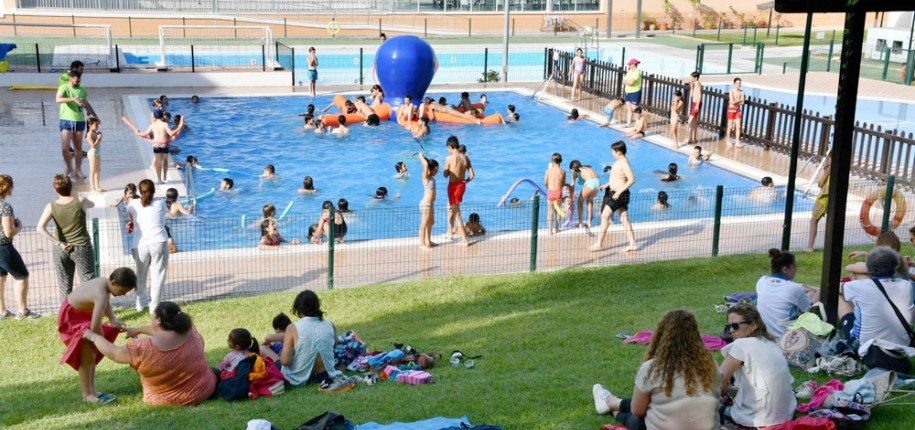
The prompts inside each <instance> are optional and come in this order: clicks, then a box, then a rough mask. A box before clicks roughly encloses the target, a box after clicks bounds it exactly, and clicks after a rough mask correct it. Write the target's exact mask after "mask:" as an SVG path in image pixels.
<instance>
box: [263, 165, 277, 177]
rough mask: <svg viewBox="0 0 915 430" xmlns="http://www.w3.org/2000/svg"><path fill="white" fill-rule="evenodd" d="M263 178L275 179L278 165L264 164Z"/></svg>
mask: <svg viewBox="0 0 915 430" xmlns="http://www.w3.org/2000/svg"><path fill="white" fill-rule="evenodd" d="M260 178H261V179H273V178H276V167H274V166H273V165H272V164H268V165H266V166H264V173H261V176H260Z"/></svg>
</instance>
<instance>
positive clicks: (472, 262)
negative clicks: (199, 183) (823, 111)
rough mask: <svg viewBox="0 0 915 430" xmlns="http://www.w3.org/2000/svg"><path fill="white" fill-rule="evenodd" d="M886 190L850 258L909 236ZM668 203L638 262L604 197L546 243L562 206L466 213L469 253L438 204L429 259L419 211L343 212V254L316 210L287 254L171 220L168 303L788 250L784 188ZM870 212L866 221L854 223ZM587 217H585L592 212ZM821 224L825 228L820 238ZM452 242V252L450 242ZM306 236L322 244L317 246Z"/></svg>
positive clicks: (283, 228)
mask: <svg viewBox="0 0 915 430" xmlns="http://www.w3.org/2000/svg"><path fill="white" fill-rule="evenodd" d="M891 182H892V181H888V183H887V184H885V185H884V184H880V183H878V182H875V181H862V180H856V181H852V183H851V186H850V187H849V210H850V212H849V214H847V216H846V227H845V229H846V230H845V245H846V246H858V245H867V244H870V243H873V237H872V236H871V233H875V232H879V231H880V230H881V227H882V226H885V228H886V229H889V230H894V231H895V232H896V233H897V234H899V235H900V236H902V237H905V236H904V235H905V232H906V230H907V229H908V228H909V226H908V225H901V224H900V223H899V222H897V220H902V219H903V218H904V217H905V213H904V208H902V207H900V205H899V203H900V202H903V204H904V203H905V201H906V200H908V201H911V196H910V195H908V194H906V193H904V192H901V191H900V190H893V189H892V188H891V187H892V185H891ZM663 191H664V192H665V193H666V196H665V198H663V200H664V202H665V203H666V206H665V205H664V204H661V200H662V199H661V198H659V195H658V194H659V193H658V192H657V190H652V191H651V192H641V193H640V192H635V193H633V195H632V197H631V200H630V202H629V209H630V214H642V215H630V218H629V221H630V222H631V223H632V226H633V234H634V238H635V244H636V247H637V250H634V251H633V250H629V249H628V247H629V245H630V243H629V240H628V234H627V230H626V228H625V227H624V226H622V225H621V224H620V220H619V216H618V215H619V214H617V215H616V216H614V218H613V224H612V225H610V224H608V226H609V229H608V230H607V231H606V235H605V237H604V239H603V243H601V242H600V241H599V240H600V238H601V236H602V230H603V228H602V226H601V225H600V224H601V220H600V211H601V209H602V200H601V198H600V197H599V198H597V199H596V200H595V201H593V202H592V203H593V209H591V210H590V214H591V217H588V216H587V215H585V216H583V217H582V227H579V224H578V223H579V220H578V213H579V212H578V211H577V207H576V208H573V207H572V206H577V202H570V201H569V200H568V199H567V200H564V201H562V202H561V203H558V204H557V205H558V208H559V210H560V211H561V214H560V223H561V228H560V231H559V233H557V234H550V231H549V228H548V224H547V219H548V214H547V211H555V210H556V206H557V205H554V204H552V203H548V202H546V201H543V200H541V196H535V197H532V198H530V199H528V198H527V197H522V199H521V200H520V201H518V200H515V201H510V202H507V203H506V204H505V205H504V206H498V205H497V204H496V203H477V204H469V203H468V204H464V205H462V207H461V213H462V219H463V220H464V222H465V223H466V222H467V221H468V219H469V218H470V217H471V216H473V217H474V219H478V220H479V221H480V223H481V224H482V225H483V226H484V228H485V234H483V235H479V236H471V237H470V238H469V240H470V244H469V246H463V245H462V244H461V235H460V234H459V233H457V232H454V233H453V234H449V231H451V229H450V228H449V227H448V209H447V207H446V206H445V205H444V203H442V202H439V203H438V204H436V205H435V209H434V212H435V213H434V219H435V224H434V226H433V230H432V234H433V236H432V241H433V242H435V243H437V245H438V246H435V247H433V248H431V249H423V248H422V247H420V241H419V239H418V237H417V232H418V229H419V225H420V217H421V213H420V210H419V209H418V208H415V207H376V208H366V209H359V210H354V211H352V212H346V213H343V214H342V215H343V219H344V220H345V222H346V227H345V230H344V228H343V227H336V228H335V229H334V232H333V237H334V238H339V237H341V236H342V243H333V245H332V246H331V244H330V243H328V237H327V236H324V237H322V238H316V237H310V236H309V234H310V233H309V230H310V229H313V228H314V227H315V224H317V223H318V222H320V219H322V218H325V217H326V216H325V215H323V214H322V213H320V212H318V211H309V212H303V213H292V214H290V215H289V216H288V217H286V218H284V219H283V220H281V221H280V222H279V225H278V230H279V231H280V234H281V235H282V236H283V237H284V238H285V239H287V240H288V241H289V242H285V243H282V244H280V245H279V246H276V247H267V248H264V247H259V245H258V244H259V242H260V239H261V234H262V233H261V228H260V222H259V220H254V219H248V220H244V221H240V220H239V218H238V217H227V216H221V215H216V216H199V217H191V218H185V219H177V220H168V221H167V225H168V227H169V230H170V232H171V236H172V237H173V238H174V240H175V242H176V245H177V248H178V249H179V250H180V252H178V253H175V254H171V256H170V258H169V262H168V280H167V283H166V286H165V288H164V289H163V299H168V300H180V301H188V300H200V299H212V298H220V297H227V296H238V295H250V294H257V293H264V292H274V291H286V290H300V289H302V288H312V289H323V288H335V287H346V286H355V285H365V284H375V283H385V282H397V281H403V280H415V279H423V278H429V277H442V276H455V275H476V274H498V273H520V272H528V271H540V270H557V269H565V268H574V267H587V266H604V265H613V264H627V263H633V262H642V261H659V260H672V259H681V258H690V257H701V256H715V255H725V254H746V253H764V252H765V251H766V250H767V249H768V248H771V247H778V246H779V245H780V243H781V242H780V241H781V236H782V233H781V232H782V229H783V226H782V223H783V212H784V209H785V208H784V193H785V190H784V188H783V187H778V188H764V187H758V188H724V187H720V186H719V187H717V188H710V189H681V188H677V187H670V188H668V189H664V190H663ZM817 193H818V190H817V189H816V187H814V188H813V189H811V190H809V192H808V193H807V194H806V198H804V196H805V193H804V192H803V190H798V196H799V197H800V198H799V199H797V200H796V203H795V205H796V206H795V207H796V210H795V212H794V214H795V216H794V218H793V219H794V221H793V223H794V225H793V226H792V241H791V248H792V249H803V248H804V247H806V245H807V241H808V238H809V236H808V233H809V229H810V222H809V218H810V216H809V214H810V210H811V207H812V205H813V203H812V198H813V197H815V196H816V195H817ZM885 196H891V198H890V199H886V198H885ZM886 200H890V202H891V203H890V205H891V206H890V207H891V210H890V211H884V210H883V208H884V205H885V202H886ZM583 203H587V202H583ZM862 205H863V206H864V208H865V209H862V211H863V212H861V213H860V214H859V211H858V209H859V207H861V206H862ZM411 206H412V205H411ZM583 209H584V213H585V214H587V213H589V210H588V205H587V204H584V205H583ZM471 214H473V215H471ZM858 215H864V219H865V220H866V221H867V226H868V229H869V230H870V232H865V231H864V229H862V228H861V226H860V225H859V216H858ZM891 215H892V216H891ZM897 217H898V218H897ZM326 218H327V219H334V218H335V217H334V216H333V215H331V216H329V217H326ZM589 218H590V219H589ZM125 222H126V221H125V219H124V218H123V215H122V216H121V218H120V219H113V220H99V219H95V220H90V229H91V232H92V236H93V238H94V244H95V247H96V250H97V251H98V252H97V255H98V258H97V263H98V267H99V273H100V274H101V275H102V276H104V275H106V274H107V273H110V272H111V271H112V270H113V269H115V268H117V267H121V266H127V267H134V262H133V259H132V257H131V256H130V252H129V250H130V249H131V247H132V243H133V238H132V237H131V235H129V234H127V233H126V232H125V228H124V227H125ZM589 223H590V227H587V225H588V224H589ZM823 225H824V223H820V225H819V228H820V230H821V231H822V229H823V228H824V226H823ZM377 226H384V228H375V227H377ZM871 226H876V227H871ZM449 235H450V236H452V237H453V238H454V239H453V241H452V240H449V239H448V238H446V236H449ZM822 236H823V234H822V233H821V234H819V235H818V237H819V239H818V240H817V241H816V242H815V243H816V245H817V246H822V245H821V243H822ZM311 238H314V239H316V240H317V241H318V243H311V240H310V239H311ZM293 242H301V243H300V244H293ZM334 242H336V241H334ZM14 245H15V246H16V248H17V249H18V250H19V251H20V253H21V254H22V256H23V259H24V260H25V262H26V264H27V266H28V267H29V270H30V272H31V276H30V290H29V291H30V293H29V297H30V298H29V302H30V306H31V307H32V308H33V309H36V310H43V311H46V312H48V311H53V310H56V308H57V307H58V306H59V303H60V301H59V300H60V298H59V297H58V288H57V285H56V276H55V274H54V265H53V264H51V261H52V258H53V245H54V244H53V243H51V242H48V241H47V240H46V239H44V238H42V237H41V236H39V235H38V234H37V232H36V231H35V229H34V228H33V227H32V228H30V227H27V228H25V229H24V230H23V231H22V233H20V234H19V235H17V236H16V237H15V240H14ZM7 284H9V283H7ZM7 297H10V296H9V295H7ZM132 299H133V297H132V296H128V297H126V298H123V299H119V300H118V301H117V302H116V303H117V304H119V305H129V303H130V302H131V300H132Z"/></svg>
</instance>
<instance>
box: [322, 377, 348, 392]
mask: <svg viewBox="0 0 915 430" xmlns="http://www.w3.org/2000/svg"><path fill="white" fill-rule="evenodd" d="M355 386H356V378H354V377H349V376H338V377H337V378H335V379H328V380H326V381H324V382H322V383H321V386H320V387H318V391H323V392H325V393H339V392H341V391H349V390H351V389H352V388H353V387H355Z"/></svg>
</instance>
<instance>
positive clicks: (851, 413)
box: [809, 400, 871, 430]
mask: <svg viewBox="0 0 915 430" xmlns="http://www.w3.org/2000/svg"><path fill="white" fill-rule="evenodd" d="M809 416H810V417H813V418H829V419H830V420H832V422H834V423H835V424H836V428H837V429H838V430H854V429H861V428H864V426H866V425H867V422H868V421H870V419H871V411H870V409H868V408H867V406H864V405H862V404H861V403H856V402H850V401H848V400H839V401H836V402H835V403H833V404H832V406H830V407H829V408H824V409H817V410H815V411H813V412H811V413H810V414H809Z"/></svg>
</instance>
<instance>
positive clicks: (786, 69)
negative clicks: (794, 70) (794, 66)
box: [782, 61, 788, 75]
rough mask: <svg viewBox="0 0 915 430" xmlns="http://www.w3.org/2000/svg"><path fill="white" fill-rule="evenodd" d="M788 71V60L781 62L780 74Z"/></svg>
mask: <svg viewBox="0 0 915 430" xmlns="http://www.w3.org/2000/svg"><path fill="white" fill-rule="evenodd" d="M785 73H788V62H787V61H786V62H784V63H782V74H783V75H784V74H785Z"/></svg>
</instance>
